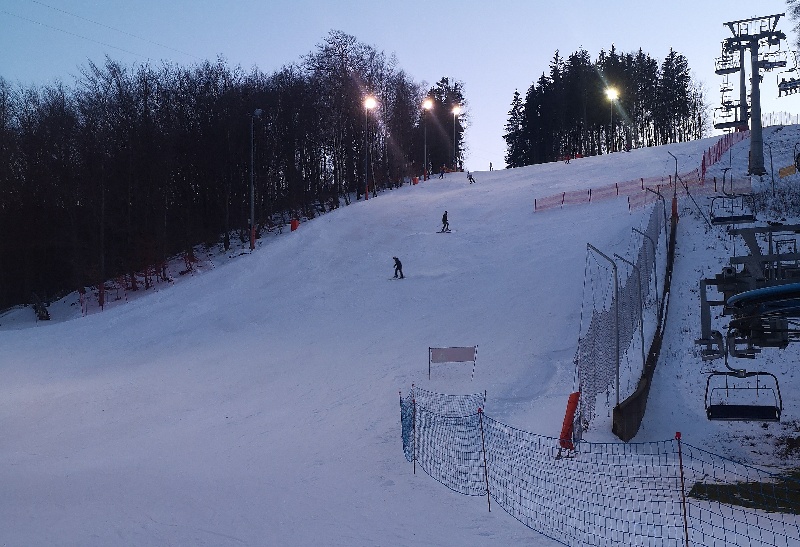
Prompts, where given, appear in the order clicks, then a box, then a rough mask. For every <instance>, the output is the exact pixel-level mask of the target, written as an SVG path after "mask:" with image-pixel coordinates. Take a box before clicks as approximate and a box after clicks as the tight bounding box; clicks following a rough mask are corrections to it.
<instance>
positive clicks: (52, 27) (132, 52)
mask: <svg viewBox="0 0 800 547" xmlns="http://www.w3.org/2000/svg"><path fill="white" fill-rule="evenodd" d="M0 13H5V14H6V15H10V16H12V17H16V18H17V19H22V20H23V21H27V22H29V23H34V24H36V25H41V26H43V27H46V28H49V29H52V30H57V31H59V32H63V33H64V34H69V35H71V36H75V37H77V38H81V39H82V40H87V41H89V42H94V43H95V44H100V45H101V46H106V47H110V48H112V49H116V50H119V51H122V52H125V53H130V54H131V55H136V56H137V57H142V58H143V59H147V58H148V57H147V55H142V54H141V53H136V52H135V51H130V50H127V49H125V48H121V47H117V46H112V45H111V44H106V43H105V42H100V41H99V40H93V39H92V38H87V37H86V36H82V35H80V34H77V33H75V32H71V31H69V30H64V29H62V28H58V27H54V26H52V25H48V24H46V23H42V22H40V21H35V20H34V19H29V18H27V17H23V16H21V15H17V14H16V13H11V12H10V11H6V10H0Z"/></svg>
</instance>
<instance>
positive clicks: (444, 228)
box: [442, 211, 450, 232]
mask: <svg viewBox="0 0 800 547" xmlns="http://www.w3.org/2000/svg"><path fill="white" fill-rule="evenodd" d="M449 231H450V223H449V222H448V221H447V211H445V212H444V214H443V215H442V232H449Z"/></svg>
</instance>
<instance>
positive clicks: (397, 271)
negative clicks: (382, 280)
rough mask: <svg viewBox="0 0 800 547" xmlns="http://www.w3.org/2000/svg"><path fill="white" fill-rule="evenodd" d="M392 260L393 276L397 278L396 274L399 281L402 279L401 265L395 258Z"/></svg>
mask: <svg viewBox="0 0 800 547" xmlns="http://www.w3.org/2000/svg"><path fill="white" fill-rule="evenodd" d="M392 258H393V259H394V276H395V277H398V274H400V279H403V277H404V276H403V263H402V262H400V259H399V258H397V257H396V256H393V257H392Z"/></svg>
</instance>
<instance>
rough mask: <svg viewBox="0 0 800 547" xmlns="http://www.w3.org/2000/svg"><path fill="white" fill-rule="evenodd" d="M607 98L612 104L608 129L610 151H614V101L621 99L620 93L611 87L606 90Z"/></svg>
mask: <svg viewBox="0 0 800 547" xmlns="http://www.w3.org/2000/svg"><path fill="white" fill-rule="evenodd" d="M606 96H607V97H608V100H609V101H610V103H611V121H610V122H609V127H608V137H609V147H608V151H609V152H613V151H614V99H616V98H617V97H619V92H618V91H617V90H616V89H614V88H613V87H609V88H608V89H606Z"/></svg>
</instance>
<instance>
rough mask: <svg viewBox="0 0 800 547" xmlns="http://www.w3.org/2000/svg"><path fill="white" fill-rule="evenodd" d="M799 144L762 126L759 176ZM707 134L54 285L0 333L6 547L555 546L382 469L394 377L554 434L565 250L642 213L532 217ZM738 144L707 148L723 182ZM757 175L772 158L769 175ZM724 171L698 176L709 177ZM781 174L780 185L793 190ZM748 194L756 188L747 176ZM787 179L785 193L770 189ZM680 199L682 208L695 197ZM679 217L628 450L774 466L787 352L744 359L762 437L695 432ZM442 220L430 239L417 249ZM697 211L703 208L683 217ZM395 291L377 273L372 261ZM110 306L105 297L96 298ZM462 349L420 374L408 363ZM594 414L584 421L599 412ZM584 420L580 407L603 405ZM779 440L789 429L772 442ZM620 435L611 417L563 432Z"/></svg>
mask: <svg viewBox="0 0 800 547" xmlns="http://www.w3.org/2000/svg"><path fill="white" fill-rule="evenodd" d="M798 140H800V128H798V127H794V126H792V127H787V128H785V129H783V130H782V131H776V130H775V129H774V128H771V129H767V130H766V131H765V142H767V143H768V144H769V143H771V146H772V152H773V161H774V165H775V171H776V173H777V169H778V168H779V167H782V166H786V165H790V164H791V163H792V157H793V145H794V142H796V141H798ZM714 142H716V138H711V139H705V140H701V141H694V142H690V143H683V144H676V145H671V146H667V147H656V148H646V149H640V150H634V151H632V152H629V153H625V152H620V153H615V154H611V155H604V156H597V157H591V158H582V159H576V160H573V161H572V162H571V163H570V164H565V163H562V162H556V163H550V164H545V165H538V166H531V167H525V168H519V169H510V170H501V171H492V172H476V173H474V176H475V179H476V181H477V182H476V184H469V183H468V181H467V178H466V174H464V173H451V174H447V175H445V178H444V180H441V181H440V180H438V179H432V180H430V181H426V182H423V183H420V184H419V185H415V186H404V187H403V188H401V189H396V190H392V191H384V192H382V193H381V194H380V195H379V196H378V198H377V199H370V200H369V201H366V202H363V201H362V202H358V203H355V204H353V205H352V206H349V207H342V208H340V209H338V210H336V211H333V212H330V213H328V214H325V215H322V216H320V217H318V218H316V219H313V220H311V221H307V222H303V223H301V225H300V227H299V229H298V230H297V231H294V232H290V231H288V230H285V231H284V233H282V234H280V235H278V234H269V235H267V236H265V237H264V238H263V239H260V240H259V241H258V247H257V249H256V250H255V252H253V253H252V254H250V253H247V252H245V250H244V249H245V247H246V245H247V244H248V243H247V242H245V243H242V244H241V245H240V247H237V248H236V249H233V250H231V251H230V252H229V253H224V252H222V250H221V249H218V248H213V249H210V250H209V252H208V255H207V256H204V257H203V260H202V261H201V263H200V264H199V267H198V270H197V271H196V272H194V273H192V274H187V275H178V273H177V272H178V271H179V270H181V269H183V263H182V261H180V263H178V262H175V263H174V264H173V265H172V266H171V273H172V276H173V279H174V282H173V283H160V284H157V285H156V286H155V287H153V288H151V289H148V290H140V291H137V292H128V293H127V295H124V296H125V297H126V298H127V299H126V298H124V297H122V295H121V296H120V300H112V301H111V302H109V304H108V305H107V306H106V309H105V310H104V311H100V310H99V309H98V307H97V303H96V301H93V302H91V303H90V306H89V309H88V313H87V314H86V315H85V316H84V315H83V314H82V313H81V306H80V304H79V303H78V296H77V293H75V294H72V295H69V296H68V297H66V298H65V299H63V300H61V301H59V302H56V303H53V304H52V305H51V306H50V308H49V310H50V314H51V317H52V320H51V321H49V322H47V321H40V322H36V319H35V315H34V313H33V312H32V311H31V309H30V308H18V309H13V310H9V311H7V312H6V313H4V314H2V315H0V347H2V348H3V352H2V356H0V378H2V382H0V432H2V437H3V442H2V444H1V445H0V484H2V485H3V491H4V492H3V493H4V495H3V496H2V500H0V530H2V533H0V539H2V542H3V544H6V545H44V544H47V545H78V544H79V545H98V546H99V545H170V544H179V545H342V546H344V545H348V546H353V545H476V544H481V545H555V544H556V543H555V542H553V541H551V540H549V539H547V538H545V537H543V536H542V535H540V534H539V533H537V532H536V531H533V530H530V529H528V528H526V527H525V526H523V525H522V524H521V523H519V522H518V521H516V520H514V519H513V518H512V517H510V516H509V515H508V514H506V513H505V512H503V511H501V510H499V509H498V510H493V511H492V512H488V511H487V508H486V504H485V503H481V501H480V500H477V499H475V498H472V497H469V496H462V495H459V494H456V493H454V492H452V491H450V490H448V489H447V488H445V487H444V486H442V485H441V484H439V483H437V482H436V481H434V480H432V479H431V478H430V477H428V476H427V475H425V474H424V473H417V474H416V475H415V474H413V473H412V466H411V465H410V464H408V463H407V462H406V460H405V458H404V456H403V451H402V445H401V436H400V412H399V404H398V403H399V394H400V392H401V391H402V392H403V393H404V394H405V393H407V392H408V390H409V389H410V387H411V385H412V384H416V385H417V386H420V387H422V388H424V389H428V390H431V391H436V392H439V393H448V394H467V393H478V392H481V393H482V392H483V391H484V390H485V391H486V393H487V403H486V414H487V415H488V416H491V417H492V418H494V419H497V420H500V421H502V422H504V423H506V424H509V425H510V426H512V427H515V428H518V429H522V430H526V431H530V432H533V433H537V434H541V435H546V436H549V437H555V436H557V435H558V434H559V432H560V429H561V423H562V421H563V418H564V410H565V407H566V402H567V397H568V395H569V393H570V392H571V391H572V390H573V387H574V386H573V382H574V373H575V370H574V368H575V367H574V364H573V357H574V353H575V348H576V345H577V337H578V335H579V331H580V328H581V308H582V301H583V283H584V265H585V260H586V252H587V243H591V244H592V245H594V246H595V247H597V248H598V249H601V250H603V252H606V253H607V254H609V255H610V254H612V253H618V254H620V255H622V256H626V252H628V251H629V250H630V248H631V229H632V228H638V229H641V228H642V227H643V223H646V221H647V218H648V216H649V213H650V207H646V208H640V209H633V210H632V211H629V208H628V204H627V202H626V200H625V199H623V198H616V199H607V200H601V201H596V202H593V203H591V204H586V205H572V206H567V207H564V208H563V209H553V210H548V211H542V212H536V213H534V211H533V202H534V199H535V198H542V197H546V196H549V195H552V194H554V193H557V192H562V191H569V190H576V189H587V188H599V187H603V186H605V185H608V184H613V183H615V182H623V181H628V180H633V179H638V178H641V177H645V178H646V177H659V176H660V177H665V178H666V177H668V176H669V175H670V174H673V173H674V172H675V167H676V165H675V160H674V159H673V158H672V156H670V155H669V153H668V152H671V153H672V154H674V155H675V156H676V157H677V158H678V171H679V172H681V173H683V172H686V171H690V170H692V169H695V168H697V167H699V166H700V161H701V157H702V153H703V152H704V151H705V150H706V149H708V147H709V146H711V145H712V144H713V143H714ZM748 150H749V140H748V141H744V142H742V143H739V144H737V145H736V146H735V147H734V148H733V150H732V153H731V155H730V158H731V165H732V170H731V171H730V172H729V173H728V176H730V175H731V174H735V175H736V176H743V175H744V173H745V172H746V169H747V154H748ZM766 163H767V166H768V167H769V158H768V157H767V162H766ZM723 167H728V163H727V161H722V162H720V163H719V164H717V165H715V166H714V167H712V168H711V169H710V171H709V176H717V177H718V178H721V176H722V168H723ZM796 177H797V175H795V177H794V178H792V177H790V178H789V179H784V180H783V181H779V182H778V183H777V184H779V185H780V184H784V185H785V184H787V183H794V182H795V181H796ZM753 181H754V186H756V187H757V188H758V187H762V186H764V185H769V184H771V179H770V177H769V176H767V177H765V178H764V180H763V181H759V180H758V179H757V178H754V179H753ZM787 181H788V182H787ZM704 199H705V198H698V200H699V203H701V204H703V203H705V206H706V207H707V200H706V201H704ZM692 208H693V204H692V203H691V201H690V200H683V201H682V202H681V207H680V215H681V219H680V222H679V224H678V239H677V241H678V245H677V258H676V269H675V274H674V277H673V295H672V300H671V302H670V308H669V316H668V320H667V325H668V326H667V333H666V337H665V341H664V347H663V349H662V358H661V360H660V363H659V365H658V369H657V371H656V376H655V379H654V384H653V389H652V391H651V394H650V399H649V403H648V409H647V415H646V416H645V420H644V423H643V425H642V428H641V430H640V432H639V434H638V435H637V437H636V439H635V440H636V441H649V440H659V441H660V440H665V439H671V438H673V437H674V435H675V432H676V431H681V432H682V433H683V440H684V442H686V443H690V444H692V445H694V446H697V447H700V448H704V449H707V450H709V451H711V452H714V453H716V454H721V455H724V456H730V457H736V458H741V459H743V460H745V461H748V462H752V463H755V464H758V465H785V464H786V462H783V461H779V460H778V459H777V458H776V456H775V450H774V449H773V448H774V447H773V444H771V443H773V442H774V440H775V438H776V437H777V436H778V435H780V434H783V433H785V432H787V431H791V427H792V424H795V426H794V427H797V426H796V424H797V423H798V422H797V420H798V415H799V414H800V401H798V398H797V395H796V394H797V393H798V389H797V388H798V387H800V376H798V374H797V372H796V366H795V363H796V357H797V350H796V348H793V347H792V346H790V347H789V348H788V349H787V350H784V351H779V350H765V352H764V355H763V356H759V357H758V358H757V359H756V361H755V362H756V363H757V364H758V366H759V367H760V368H763V369H769V370H771V371H772V372H774V373H775V374H776V375H777V376H778V378H779V380H780V382H781V390H782V392H783V397H784V419H783V423H781V424H769V425H768V426H766V427H762V425H761V424H747V423H718V422H714V423H711V422H708V421H707V420H706V419H705V412H704V408H703V390H704V388H705V376H706V375H705V372H706V371H708V370H710V365H708V364H705V363H702V362H701V360H700V358H699V353H698V350H697V348H696V347H695V345H694V343H693V341H694V339H695V338H698V337H699V329H700V323H699V300H698V292H697V287H698V283H699V280H700V279H701V278H702V277H710V276H713V275H714V274H715V273H717V272H719V271H720V269H721V267H722V265H723V263H724V261H725V260H726V259H727V257H728V256H729V255H730V251H729V248H730V246H731V244H730V242H729V240H728V237H727V235H725V233H724V231H722V228H714V229H713V230H712V229H709V228H707V227H706V226H704V224H703V219H702V218H701V216H700V215H699V214H697V213H696V212H694V211H693V210H692ZM444 210H447V211H448V216H449V220H450V225H451V228H452V233H450V234H447V235H444V234H438V233H437V231H438V230H439V229H440V219H441V215H442V212H443V211H444ZM706 213H707V211H706ZM393 256H397V257H399V258H400V259H401V260H402V262H403V270H404V273H405V275H406V279H404V280H402V281H394V280H391V281H390V278H391V277H392V275H393V261H392V257H393ZM111 296H112V297H115V295H111ZM474 345H477V346H478V347H479V350H478V358H477V366H476V368H475V376H474V378H472V379H471V369H472V363H469V364H464V363H461V364H458V365H455V366H451V365H434V366H435V367H443V368H441V369H437V368H434V374H433V377H432V379H431V380H428V377H427V373H428V348H429V347H449V346H474ZM603 412H605V410H604V411H603ZM601 414H602V412H601ZM795 434H796V433H795ZM584 440H586V441H590V442H615V441H616V442H618V440H617V439H616V437H614V436H613V434H612V433H611V431H610V419H609V418H607V417H606V418H605V421H604V420H603V419H598V423H597V424H595V425H594V426H593V427H592V428H590V429H589V430H588V431H587V432H586V434H585V437H584Z"/></svg>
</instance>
